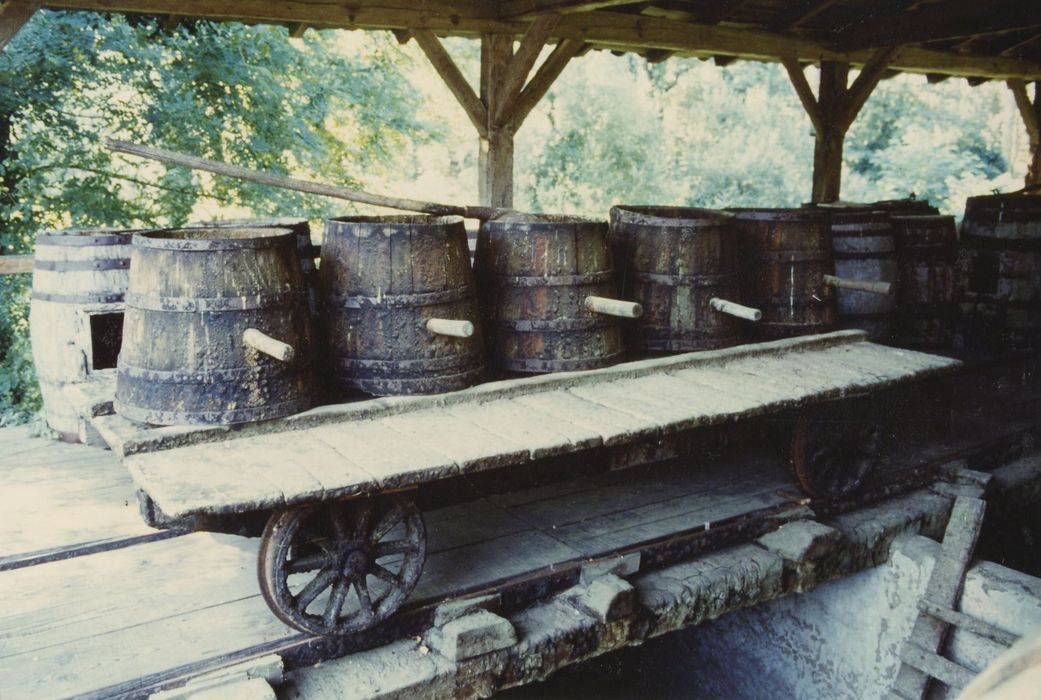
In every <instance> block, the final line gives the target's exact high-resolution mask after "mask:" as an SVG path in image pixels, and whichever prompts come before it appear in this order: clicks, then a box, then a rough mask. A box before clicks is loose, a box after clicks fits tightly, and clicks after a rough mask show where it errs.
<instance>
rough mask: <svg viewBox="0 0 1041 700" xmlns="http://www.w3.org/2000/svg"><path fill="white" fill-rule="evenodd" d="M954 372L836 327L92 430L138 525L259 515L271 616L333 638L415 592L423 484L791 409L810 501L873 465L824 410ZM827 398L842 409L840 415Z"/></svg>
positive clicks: (198, 523) (862, 420)
mask: <svg viewBox="0 0 1041 700" xmlns="http://www.w3.org/2000/svg"><path fill="white" fill-rule="evenodd" d="M958 364H959V363H958V362H957V361H955V360H951V359H948V358H944V357H937V356H932V355H926V354H922V353H917V352H913V351H908V350H900V349H895V348H889V347H885V346H881V345H875V344H872V343H868V342H866V341H865V335H864V333H862V332H859V331H843V332H838V333H830V334H826V335H819V336H808V337H802V338H794V339H788V340H781V341H775V342H769V343H760V344H755V345H745V346H741V347H736V348H729V349H725V350H717V351H711V352H699V353H689V354H685V355H677V356H672V357H666V358H658V359H651V360H643V361H638V362H630V363H626V364H622V365H617V366H614V367H610V368H606V369H600V370H592V371H586V372H573V373H566V374H555V375H543V376H535V377H526V378H522V379H511V380H507V381H501V382H493V383H489V384H484V385H480V386H477V387H473V388H470V389H467V390H463V391H458V392H453V393H449V394H441V395H436V396H425V397H397V398H382V399H371V400H364V401H358V402H355V403H348V404H341V405H334V406H324V407H321V408H317V409H313V410H311V411H307V412H305V413H301V414H297V415H294V416H290V417H288V418H284V419H279V420H275V421H270V422H267V423H263V424H253V425H248V426H243V427H236V428H227V427H224V428H212V427H206V428H179V427H173V428H146V427H144V426H140V425H136V424H131V423H129V422H128V421H126V420H125V419H122V418H120V417H118V416H103V417H99V418H96V419H95V421H94V422H95V425H97V426H98V428H99V430H100V431H101V432H102V435H103V436H104V437H105V439H106V441H107V442H109V444H110V445H111V446H112V447H113V449H115V450H117V451H118V452H120V453H121V454H122V455H123V458H124V462H125V464H126V465H127V467H128V468H129V470H130V473H131V474H132V476H133V478H134V480H135V482H136V484H137V485H138V487H139V488H140V494H141V499H142V507H143V510H144V512H145V515H146V519H148V520H149V521H150V522H153V523H155V524H158V525H161V526H167V527H170V526H180V527H188V528H191V529H196V530H219V529H222V522H223V523H226V521H227V519H228V518H232V519H235V518H242V517H264V518H266V519H267V524H266V527H265V528H264V530H263V535H262V537H263V541H262V544H261V548H260V556H259V562H258V574H259V579H260V587H261V591H262V592H263V595H264V597H265V599H266V600H267V602H268V604H269V605H270V607H271V609H272V611H273V612H274V613H275V615H276V616H278V617H279V618H280V619H281V620H283V621H284V622H286V623H287V624H289V625H291V626H293V627H295V628H297V629H300V630H303V631H307V632H312V633H315V634H326V635H328V634H343V633H347V632H353V631H358V630H362V629H366V628H369V627H372V626H374V625H376V624H378V623H379V622H381V621H382V620H385V619H386V618H387V617H389V616H390V615H392V614H393V613H394V612H395V611H396V610H397V609H398V608H399V607H400V606H401V604H402V603H403V602H404V601H405V599H406V598H407V597H408V595H409V594H410V592H411V591H412V589H413V587H414V586H415V585H416V582H417V581H418V579H419V576H420V574H421V572H422V568H423V562H424V557H425V547H426V545H425V531H424V525H423V518H422V515H421V513H420V511H419V509H418V507H417V505H416V503H415V500H414V498H413V495H414V492H415V491H416V490H417V489H419V488H420V487H423V486H425V485H431V484H434V483H437V482H445V481H447V480H449V479H451V478H452V477H457V476H461V475H471V474H476V473H477V472H486V471H490V470H495V469H505V470H507V471H508V470H510V469H512V468H515V467H518V466H521V465H525V464H529V463H534V462H538V461H540V460H545V459H547V458H552V457H559V456H562V455H575V456H578V455H579V453H588V452H589V451H592V450H597V449H606V450H611V451H612V452H611V454H614V455H617V454H619V451H621V452H622V453H624V452H625V450H626V449H627V448H633V449H632V453H633V454H636V453H640V454H644V455H646V454H647V449H646V448H647V446H648V445H651V446H652V447H653V446H654V445H661V444H663V443H665V442H667V441H668V438H669V437H670V436H675V435H678V434H680V433H683V432H684V431H689V430H691V429H695V428H701V427H706V426H713V425H720V424H723V423H725V422H731V421H737V420H743V419H748V418H752V417H755V416H763V415H767V414H772V413H778V412H781V411H785V410H790V409H797V415H798V418H797V419H796V420H795V422H794V436H793V437H792V442H791V456H792V465H793V467H794V471H795V475H796V478H797V481H798V482H799V483H800V486H801V487H802V488H803V489H804V490H807V491H809V492H810V493H812V494H813V495H817V496H820V495H825V494H836V493H843V492H847V491H849V490H851V489H853V488H855V487H856V486H857V484H858V483H859V482H860V480H861V479H862V478H863V476H864V475H865V473H866V472H867V471H868V470H869V469H870V467H871V465H872V463H873V462H874V461H875V459H876V456H877V450H875V446H874V444H873V440H875V439H876V438H877V435H878V432H879V427H878V421H877V420H875V417H874V416H871V415H870V414H869V413H866V411H867V410H869V409H865V408H864V407H865V406H869V404H870V402H867V401H863V400H854V401H837V400H839V399H843V398H848V397H850V396H854V397H859V396H862V395H866V394H872V393H874V392H877V391H879V390H882V389H885V388H889V387H893V386H896V385H899V384H903V383H907V382H910V381H912V380H918V379H922V378H925V377H928V376H933V375H936V374H939V373H942V372H946V371H949V370H951V369H952V368H954V367H956V366H957V365H958ZM838 405H844V406H850V407H853V408H852V409H848V408H847V409H843V411H844V413H843V415H841V416H836V415H835V412H834V411H835V406H838ZM850 411H851V412H850ZM836 419H837V420H836ZM850 445H855V446H856V449H853V450H850V449H848V447H849V446H850ZM652 451H653V450H652ZM645 461H646V460H645ZM616 466H617V465H616ZM623 466H624V465H623Z"/></svg>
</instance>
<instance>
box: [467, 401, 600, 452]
mask: <svg viewBox="0 0 1041 700" xmlns="http://www.w3.org/2000/svg"><path fill="white" fill-rule="evenodd" d="M447 412H448V414H449V415H452V416H455V417H457V418H460V419H462V420H464V421H466V422H468V423H471V424H473V425H476V426H477V427H479V428H481V429H483V430H485V431H487V432H489V433H491V434H493V435H501V436H502V437H503V439H504V440H505V441H506V442H507V443H509V444H515V445H522V446H524V447H525V448H526V449H527V450H528V453H529V456H530V458H531V459H542V458H544V457H550V456H553V455H559V454H566V453H568V452H575V451H577V450H587V449H592V448H594V447H599V446H600V445H602V444H603V439H602V438H601V437H600V434H599V433H598V432H596V431H594V430H592V429H590V428H583V427H582V426H580V425H577V424H575V423H572V422H570V421H565V420H561V419H558V418H553V417H550V416H548V415H546V414H544V413H538V412H535V411H530V410H526V407H525V406H522V405H517V404H516V403H515V402H514V400H513V399H508V400H505V401H493V402H490V403H485V404H478V405H476V406H456V407H452V408H449V409H448V410H447Z"/></svg>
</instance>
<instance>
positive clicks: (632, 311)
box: [586, 296, 643, 318]
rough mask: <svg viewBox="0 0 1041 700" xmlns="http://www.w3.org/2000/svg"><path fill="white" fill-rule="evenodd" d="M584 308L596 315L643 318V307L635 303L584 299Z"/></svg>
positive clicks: (605, 299)
mask: <svg viewBox="0 0 1041 700" xmlns="http://www.w3.org/2000/svg"><path fill="white" fill-rule="evenodd" d="M586 308H587V309H589V310H590V311H592V312H593V313H596V314H605V315H607V316H617V317H619V318H640V316H643V307H642V306H640V305H639V304H637V303H636V302H635V301H619V300H618V299H608V298H607V297H597V296H588V297H586Z"/></svg>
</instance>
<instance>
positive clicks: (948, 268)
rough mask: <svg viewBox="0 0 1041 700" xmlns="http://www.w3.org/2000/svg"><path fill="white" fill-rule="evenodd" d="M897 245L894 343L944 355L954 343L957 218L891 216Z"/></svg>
mask: <svg viewBox="0 0 1041 700" xmlns="http://www.w3.org/2000/svg"><path fill="white" fill-rule="evenodd" d="M891 222H892V226H893V240H894V243H895V247H896V262H897V274H898V275H899V278H900V284H899V285H898V286H897V289H896V308H895V309H894V310H893V336H892V342H893V343H894V344H896V345H899V346H901V347H907V348H915V349H920V350H932V351H943V350H947V349H950V348H951V346H952V343H953V340H954V328H955V318H956V313H957V306H956V305H955V299H954V292H955V287H954V280H955V261H956V259H957V257H958V231H957V229H956V228H955V225H954V217H953V216H941V215H924V216H921V215H914V216H904V215H900V216H895V215H894V216H892V217H891Z"/></svg>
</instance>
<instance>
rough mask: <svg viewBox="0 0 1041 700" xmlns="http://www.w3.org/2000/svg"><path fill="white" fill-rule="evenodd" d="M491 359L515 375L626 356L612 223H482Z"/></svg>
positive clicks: (480, 260)
mask: <svg viewBox="0 0 1041 700" xmlns="http://www.w3.org/2000/svg"><path fill="white" fill-rule="evenodd" d="M474 265H475V268H476V274H477V281H478V285H479V286H480V289H481V295H482V302H483V306H482V313H483V314H484V319H485V328H486V329H487V333H488V351H489V353H488V354H489V361H490V362H491V363H492V364H493V365H495V366H496V367H499V368H500V369H505V370H509V371H513V372H566V371H572V370H585V369H595V368H597V367H606V366H608V365H610V364H613V363H615V362H619V361H621V359H622V358H623V345H622V328H621V323H620V321H619V317H622V318H637V317H639V315H640V314H641V313H642V308H641V307H640V305H639V304H637V303H633V302H625V301H620V300H617V299H615V296H616V295H615V282H614V270H613V268H612V265H611V250H610V247H609V245H608V240H607V223H606V222H602V221H594V220H591V219H583V218H580V217H572V216H557V215H543V214H539V215H535V214H525V215H519V214H518V215H508V216H504V217H500V218H498V219H493V220H490V221H485V222H482V224H481V228H480V230H479V232H478V235H477V251H476V256H475V259H474Z"/></svg>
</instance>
